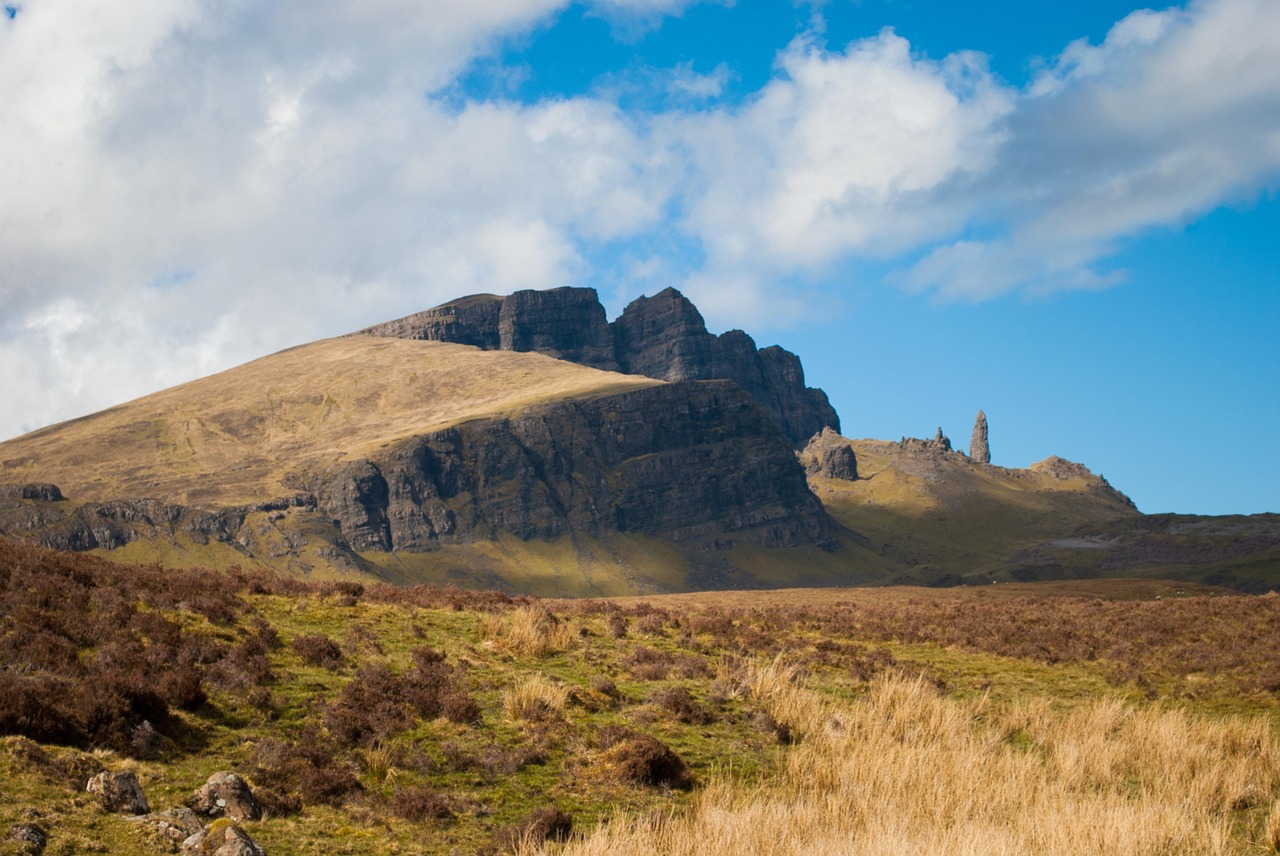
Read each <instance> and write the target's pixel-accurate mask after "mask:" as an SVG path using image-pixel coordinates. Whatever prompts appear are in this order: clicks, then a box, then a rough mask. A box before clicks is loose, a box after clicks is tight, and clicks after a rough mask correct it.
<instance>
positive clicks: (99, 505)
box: [0, 288, 1280, 596]
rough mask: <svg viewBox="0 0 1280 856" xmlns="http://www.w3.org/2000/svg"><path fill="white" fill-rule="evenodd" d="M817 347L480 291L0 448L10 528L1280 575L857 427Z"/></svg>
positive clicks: (1104, 501)
mask: <svg viewBox="0 0 1280 856" xmlns="http://www.w3.org/2000/svg"><path fill="white" fill-rule="evenodd" d="M838 430H839V420H838V418H837V416H836V414H835V411H834V409H832V408H831V405H830V403H829V402H828V400H827V397H826V395H825V393H823V392H822V391H821V390H816V389H810V388H807V387H805V385H804V372H803V369H802V367H801V365H800V360H799V358H798V357H796V356H795V355H794V354H791V353H790V352H787V351H784V350H782V349H781V348H776V347H766V348H757V347H756V345H755V343H754V341H753V340H752V339H751V338H750V337H749V336H747V334H745V333H742V332H741V331H730V332H728V333H724V334H721V335H718V336H717V335H713V334H711V333H709V332H708V331H707V329H706V325H705V323H704V322H703V319H702V316H701V315H700V314H699V313H698V311H697V309H696V308H695V307H694V306H693V304H692V303H691V302H689V301H688V299H687V298H685V297H684V296H683V295H681V294H680V293H679V292H677V291H675V290H674V289H667V290H666V291H663V292H660V293H659V294H657V295H654V296H653V297H648V298H640V299H639V300H637V301H634V302H633V303H632V304H631V305H630V306H628V307H627V308H626V310H624V312H623V313H622V314H621V315H620V316H619V317H618V318H617V319H616V320H614V321H613V322H612V323H610V322H608V321H607V320H606V316H605V312H604V309H603V307H602V306H601V305H600V303H599V300H598V298H597V296H596V293H595V291H594V290H592V289H586V288H562V289H553V290H551V291H545V292H532V291H530V292H517V293H515V294H512V295H510V296H508V297H495V296H492V295H477V296H472V297H467V298H463V299H461V300H456V301H452V302H450V303H446V304H444V305H442V306H439V307H436V308H434V309H429V310H426V311H424V312H420V313H417V314H415V315H411V316H408V317H406V318H402V319H399V320H397V321H391V322H388V323H386V324H381V325H377V326H375V327H371V328H368V329H366V330H362V331H359V332H357V333H353V334H350V335H348V336H344V337H341V338H337V339H329V340H323V341H319V342H313V343H311V344H307V345H303V346H300V347H296V348H292V349H289V350H286V351H282V352H281V353H278V354H274V355H272V356H269V357H264V358H262V359H260V360H256V361H254V362H251V363H248V364H246V365H243V366H240V367H238V368H234V369H231V370H229V371H226V372H223V373H221V374H217V375H214V376H211V377H207V378H203V379H201V380H197V381H193V382H191V383H188V384H183V385H181V386H177V387H174V388H172V389H168V390H164V391H161V392H158V393H155V394H153V395H149V396H146V397H144V398H140V399H138V400H136V401H132V402H128V403H126V404H122V405H119V406H117V407H113V408H110V409H108V410H105V411H102V412H100V413H96V414H92V415H90V416H85V417H82V418H80V419H75V420H71V421H69V422H65V423H62V424H60V425H54V426H50V427H48V428H44V429H41V430H39V431H35V432H33V433H31V434H28V435H26V436H23V437H19V438H16V439H13V440H9V441H7V442H4V443H0V532H3V533H8V534H11V535H17V536H19V537H24V538H26V539H28V540H33V541H37V542H39V543H41V544H44V545H45V546H50V547H54V548H58V549H70V550H92V551H98V552H110V553H111V554H112V555H113V556H117V557H119V558H122V559H125V560H133V561H156V562H160V563H162V564H164V565H171V566H201V565H203V566H212V567H227V566H231V565H237V564H238V565H249V566H268V567H271V568H275V569H277V570H280V571H284V572H286V573H291V574H295V575H301V576H311V577H317V578H334V577H347V576H372V577H376V578H379V579H384V580H388V581H391V582H396V583H415V582H430V583H435V584H456V585H459V586H464V587H471V588H476V587H490V588H499V589H502V590H505V591H509V592H529V593H536V594H542V595H554V596H581V595H591V596H599V595H617V594H631V593H651V592H674V591H686V590H695V589H724V588H768V587H777V586H800V585H854V584H874V583H884V582H892V581H897V582H914V583H920V584H926V585H949V584H960V583H990V582H993V581H1001V580H1036V579H1046V578H1054V577H1082V576H1083V577H1088V576H1121V575H1164V576H1172V577H1176V578H1179V579H1188V580H1195V579H1209V581H1212V582H1218V583H1225V584H1230V585H1237V586H1241V587H1246V588H1250V587H1252V588H1258V587H1268V586H1270V585H1271V583H1272V582H1280V568H1277V561H1276V559H1277V556H1278V555H1280V526H1278V525H1277V518H1276V516H1275V515H1263V516H1259V517H1258V518H1256V519H1255V518H1242V519H1221V518H1194V517H1186V518H1172V517H1170V518H1163V517H1160V518H1157V517H1147V516H1144V515H1141V514H1139V512H1138V511H1137V509H1135V508H1134V507H1133V504H1132V503H1131V502H1130V501H1129V500H1128V498H1127V497H1125V496H1124V495H1123V494H1121V493H1120V492H1118V491H1116V490H1115V489H1114V488H1112V487H1111V486H1110V485H1109V484H1107V482H1106V481H1105V480H1104V479H1102V478H1100V477H1098V476H1095V475H1093V474H1092V473H1090V472H1089V471H1088V470H1087V469H1086V468H1084V467H1083V466H1081V465H1079V464H1073V463H1070V462H1067V461H1063V460H1061V459H1058V458H1049V459H1046V461H1043V462H1041V463H1040V464H1037V465H1035V466H1033V467H1031V468H1030V469H1026V470H1019V469H1007V468H1002V467H998V466H993V465H990V464H986V463H980V462H978V461H975V460H971V459H970V458H969V457H967V456H966V455H963V454H961V453H959V452H956V451H954V450H952V449H951V445H950V441H948V440H946V438H945V437H943V436H942V435H941V432H939V434H938V436H937V437H935V438H934V439H932V440H916V439H906V438H904V439H903V440H902V441H900V442H898V443H889V442H884V441H875V440H849V439H847V438H845V437H842V436H841V435H840V434H839V433H838Z"/></svg>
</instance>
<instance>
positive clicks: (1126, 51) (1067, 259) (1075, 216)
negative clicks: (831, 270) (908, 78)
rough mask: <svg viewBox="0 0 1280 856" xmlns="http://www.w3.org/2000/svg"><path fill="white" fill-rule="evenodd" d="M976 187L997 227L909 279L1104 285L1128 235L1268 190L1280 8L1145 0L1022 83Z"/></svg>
mask: <svg viewBox="0 0 1280 856" xmlns="http://www.w3.org/2000/svg"><path fill="white" fill-rule="evenodd" d="M1006 133H1007V139H1006V142H1005V143H1004V145H1003V146H1002V148H1001V150H1000V151H999V153H998V162H999V168H998V170H996V171H993V173H992V174H991V175H990V176H988V178H987V179H986V181H985V182H983V183H982V184H981V185H980V186H979V188H978V190H979V193H978V194H976V195H975V198H974V206H975V208H974V212H973V216H974V217H975V218H977V217H982V218H985V220H986V222H988V223H994V224H995V226H996V228H997V229H998V234H997V236H996V237H994V238H992V239H989V240H984V241H974V240H969V239H965V238H963V237H961V238H959V239H956V240H953V241H951V242H946V243H943V244H942V245H940V246H938V247H937V248H936V249H934V250H933V251H932V252H930V253H929V254H928V255H927V256H926V257H925V258H924V259H923V260H922V261H920V262H919V263H918V264H917V265H915V266H914V267H913V268H912V269H911V270H910V271H909V272H907V274H906V275H905V276H904V277H903V280H902V281H903V282H905V283H907V284H908V285H909V286H911V287H914V288H920V289H928V288H933V289H937V291H938V292H939V293H940V294H942V295H944V296H946V297H954V298H962V299H982V298H985V297H990V296H992V295H994V294H999V293H1003V292H1007V291H1011V290H1014V289H1018V288H1025V289H1029V290H1032V291H1045V290H1052V289H1059V288H1077V287H1098V286H1105V285H1108V284H1111V283H1114V282H1117V281H1120V280H1122V279H1123V273H1122V272H1116V271H1107V270H1105V264H1106V259H1107V257H1108V256H1109V255H1110V254H1111V253H1112V252H1113V251H1114V248H1115V246H1116V243H1117V241H1119V240H1122V239H1124V238H1126V237H1130V236H1133V235H1136V234H1140V233H1141V232H1143V231H1144V230H1147V229H1150V228H1156V227H1167V226H1174V225H1180V224H1182V223H1185V222H1187V221H1189V220H1190V219H1192V218H1194V217H1196V216H1198V215H1201V214H1203V213H1205V212H1207V211H1210V210H1212V209H1213V208H1215V207H1217V206H1219V205H1222V204H1229V203H1233V202H1238V201H1244V200H1248V199H1250V198H1252V197H1254V196H1255V195H1256V194H1257V193H1258V191H1259V189H1261V188H1266V187H1268V186H1272V187H1274V186H1275V183H1276V181H1277V178H1278V176H1280V4H1276V3H1274V2H1270V0H1221V1H1220V2H1199V3H1192V4H1191V5H1189V6H1188V7H1187V8H1185V9H1180V8H1174V9H1169V10H1167V11H1164V12H1151V11H1139V12H1134V13H1133V14H1132V15H1129V16H1128V17H1126V18H1125V19H1124V20H1122V21H1120V22H1119V23H1117V24H1116V25H1115V26H1114V27H1113V28H1112V29H1111V31H1110V33H1108V35H1107V37H1106V39H1105V40H1104V41H1103V43H1102V44H1100V45H1090V44H1088V43H1085V42H1077V43H1074V44H1072V45H1070V46H1068V47H1067V49H1066V50H1064V51H1063V53H1062V54H1061V56H1060V57H1058V60H1057V62H1056V63H1055V64H1054V65H1052V66H1051V67H1050V68H1048V69H1047V70H1046V71H1045V72H1044V73H1043V74H1042V75H1041V76H1040V77H1039V78H1038V79H1036V80H1035V81H1033V82H1032V84H1031V85H1030V86H1029V87H1028V89H1027V91H1026V92H1024V93H1022V94H1020V96H1019V98H1018V101H1017V106H1016V109H1015V110H1014V111H1013V112H1012V113H1011V114H1010V116H1009V119H1008V121H1007V126H1006Z"/></svg>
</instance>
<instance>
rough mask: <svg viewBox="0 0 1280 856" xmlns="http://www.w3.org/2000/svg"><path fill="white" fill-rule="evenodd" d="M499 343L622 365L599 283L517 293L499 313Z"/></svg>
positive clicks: (610, 367)
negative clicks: (584, 286) (597, 287)
mask: <svg viewBox="0 0 1280 856" xmlns="http://www.w3.org/2000/svg"><path fill="white" fill-rule="evenodd" d="M498 347H499V348H500V349H501V350H504V351H536V352H537V353H540V354H547V355H548V356H552V357H557V358H559V359H562V360H568V361H569V362H573V363H581V364H582V365H584V366H591V367H592V368H597V369H604V370H605V371H617V370H618V363H617V360H616V359H615V358H614V354H613V334H612V333H611V332H610V330H609V322H608V320H607V319H606V318H605V314H604V307H603V306H601V305H600V300H599V298H598V297H597V296H596V290H595V289H594V288H553V289H551V290H550V291H517V292H515V293H514V294H512V295H511V296H510V297H507V298H506V299H505V300H503V301H502V310H501V311H500V312H499V313H498Z"/></svg>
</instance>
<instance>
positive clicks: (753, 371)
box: [613, 288, 840, 445]
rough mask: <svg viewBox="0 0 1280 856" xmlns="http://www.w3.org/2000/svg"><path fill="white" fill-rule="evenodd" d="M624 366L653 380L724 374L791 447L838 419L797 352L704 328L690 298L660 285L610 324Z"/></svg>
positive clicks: (834, 426) (837, 426) (734, 332)
mask: <svg viewBox="0 0 1280 856" xmlns="http://www.w3.org/2000/svg"><path fill="white" fill-rule="evenodd" d="M613 331H614V343H615V347H616V353H617V357H618V363H619V365H620V366H621V367H622V370H623V371H624V372H627V373H629V374H640V375H645V376H646V377H653V378H658V379H659V380H671V381H674V380H712V379H716V380H731V381H733V382H734V383H736V384H738V386H740V387H742V388H743V389H745V390H746V391H747V392H749V393H751V395H752V396H753V397H754V398H755V399H756V400H757V401H758V402H760V404H761V406H763V407H764V409H765V410H766V411H768V413H769V415H770V416H772V417H773V419H774V421H775V422H777V423H778V425H779V427H781V428H782V432H783V433H784V434H786V435H787V437H789V438H790V439H791V441H792V443H794V444H796V445H802V444H804V443H806V442H807V441H808V440H809V438H811V437H812V436H813V435H814V434H817V433H818V432H819V431H821V430H822V429H823V428H832V429H834V430H836V431H839V430H840V418H839V417H838V416H837V415H836V412H835V409H834V408H833V407H832V406H831V403H830V402H829V401H828V400H827V394H826V393H825V392H823V391H822V390H820V389H810V388H807V387H806V386H805V385H804V369H803V368H802V367H801V365H800V358H799V357H797V356H796V355H795V354H793V353H791V352H790V351H788V350H785V349H783V348H779V347H777V346H776V345H775V346H772V347H768V348H763V349H758V348H757V347H756V343H755V341H754V340H752V338H751V337H750V336H748V335H747V334H746V333H744V332H742V331H741V330H730V331H729V332H727V333H723V334H721V335H719V336H716V335H713V334H711V333H709V332H707V327H706V323H705V322H704V321H703V319H702V315H701V313H699V312H698V309H697V307H695V306H694V305H693V303H692V302H691V301H690V300H689V299H688V298H687V297H685V296H684V295H683V294H681V293H680V292H679V291H676V290H675V289H674V288H668V289H665V290H663V291H660V292H659V293H657V294H655V295H654V296H653V297H641V298H638V299H636V300H634V301H632V302H631V304H630V305H629V306H627V308H626V309H624V310H623V312H622V315H620V316H619V317H618V319H617V320H616V321H614V322H613Z"/></svg>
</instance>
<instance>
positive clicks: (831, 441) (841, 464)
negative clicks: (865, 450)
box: [800, 428, 858, 481]
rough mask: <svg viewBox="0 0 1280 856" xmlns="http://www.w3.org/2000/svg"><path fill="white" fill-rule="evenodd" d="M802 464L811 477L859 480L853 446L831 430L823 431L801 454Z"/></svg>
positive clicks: (825, 429)
mask: <svg viewBox="0 0 1280 856" xmlns="http://www.w3.org/2000/svg"><path fill="white" fill-rule="evenodd" d="M800 463H801V464H803V465H804V471H805V473H806V474H807V475H810V476H820V477H822V478H828V479H843V480H845V481H857V480H858V458H857V455H855V454H854V451H853V446H851V445H849V441H848V440H846V439H845V438H844V437H841V436H840V435H839V434H837V433H836V432H835V431H832V430H831V429H830V428H824V429H822V433H821V434H817V435H815V436H814V438H813V439H812V440H810V441H809V445H808V446H805V448H804V451H803V452H801V453H800Z"/></svg>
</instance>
